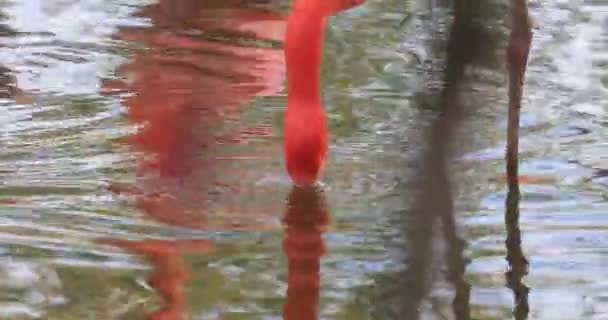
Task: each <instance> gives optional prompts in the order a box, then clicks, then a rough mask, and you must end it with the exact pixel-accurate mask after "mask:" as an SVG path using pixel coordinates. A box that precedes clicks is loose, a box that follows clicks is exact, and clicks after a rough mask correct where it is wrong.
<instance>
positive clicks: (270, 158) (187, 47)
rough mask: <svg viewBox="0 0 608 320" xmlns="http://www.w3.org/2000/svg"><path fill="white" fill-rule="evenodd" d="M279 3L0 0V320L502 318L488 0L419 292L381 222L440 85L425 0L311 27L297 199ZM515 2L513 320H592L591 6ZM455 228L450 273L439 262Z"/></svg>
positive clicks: (405, 214)
mask: <svg viewBox="0 0 608 320" xmlns="http://www.w3.org/2000/svg"><path fill="white" fill-rule="evenodd" d="M288 7H289V4H288V3H287V2H276V1H250V2H247V1H197V0H178V1H164V0H161V1H160V2H158V1H138V0H113V1H98V0H62V1H59V0H55V1H43V0H28V1H5V2H2V3H0V48H1V49H0V61H1V64H0V108H2V110H3V112H2V113H0V206H1V207H0V208H1V212H2V215H0V239H1V242H2V244H1V245H0V255H1V257H2V263H1V264H0V287H1V288H2V291H1V293H0V317H2V318H7V319H34V318H40V319H83V318H85V319H141V318H144V317H145V316H146V315H148V316H150V315H153V314H155V316H156V318H157V319H181V318H180V314H182V315H181V316H183V317H185V318H191V319H279V318H281V317H282V316H283V309H284V308H285V313H284V316H285V318H286V319H315V317H316V316H315V315H314V312H315V309H316V305H317V300H318V304H319V318H322V319H374V318H375V319H392V318H395V319H397V318H399V317H398V316H393V317H392V318H391V316H390V315H391V314H393V315H394V312H393V311H392V310H396V309H398V308H399V306H401V305H402V304H403V301H406V302H407V303H406V304H407V305H408V307H410V308H416V309H418V310H420V311H421V318H424V319H443V318H441V316H440V314H442V315H443V317H444V318H448V319H452V318H455V319H461V318H462V316H454V315H453V310H465V311H466V312H467V313H468V314H469V315H470V316H469V317H470V318H471V319H510V318H511V317H512V315H511V314H512V308H513V305H514V301H513V299H514V297H513V290H512V289H510V288H509V287H507V285H506V284H507V280H508V279H509V277H510V275H509V274H507V275H505V271H506V268H507V263H506V261H505V256H507V254H508V252H507V248H506V247H505V237H506V235H507V230H505V220H504V211H505V208H504V199H505V194H506V185H505V183H504V181H505V179H504V161H503V154H504V145H505V131H506V99H505V97H506V89H505V72H504V67H503V65H502V59H503V51H502V48H504V44H505V43H506V40H507V37H506V35H507V32H508V29H507V28H506V23H505V22H504V21H502V20H501V19H504V17H505V16H506V15H507V12H508V10H507V9H508V7H507V6H506V3H503V2H500V1H488V2H487V3H485V4H484V5H479V6H478V7H477V8H476V10H478V14H479V16H481V17H484V19H482V21H485V22H484V23H485V24H483V23H482V24H481V25H482V26H484V27H480V30H481V31H482V32H481V33H478V34H475V36H478V37H483V39H484V46H483V48H481V49H480V50H479V52H480V53H479V56H475V57H472V59H471V60H473V61H474V62H473V66H472V67H469V68H468V69H467V70H466V74H467V78H469V81H470V84H471V85H470V87H471V89H470V90H469V92H468V93H467V94H466V98H465V101H466V104H467V105H468V106H470V107H471V108H469V109H470V113H471V116H470V117H468V120H467V122H466V123H467V125H466V129H465V128H463V129H461V131H462V133H463V135H466V137H467V141H470V143H469V144H466V145H465V144H463V148H459V150H458V153H459V156H458V158H457V159H456V160H455V161H454V162H453V170H452V174H453V179H454V182H455V184H456V186H457V187H458V188H457V190H458V194H457V197H456V204H457V209H458V210H457V211H458V214H459V216H458V218H459V219H458V220H457V222H458V223H457V226H455V230H447V229H449V228H446V227H445V226H444V228H443V229H438V230H437V232H436V237H434V240H435V241H434V242H433V249H434V250H433V253H436V254H435V255H434V258H433V260H432V263H431V264H430V267H429V268H428V270H426V271H424V272H425V277H428V278H429V279H431V285H430V287H429V290H428V292H426V293H425V294H424V295H423V297H422V298H420V300H419V302H418V300H416V299H414V298H413V297H412V295H413V294H414V293H412V292H417V288H414V287H412V286H410V287H408V286H407V285H406V286H398V285H395V284H396V283H399V278H400V277H402V276H404V274H405V275H406V276H407V274H408V272H409V271H411V270H413V269H414V267H413V266H412V265H413V264H415V262H412V261H410V260H407V259H405V260H406V261H410V262H409V263H410V264H412V265H410V264H408V263H406V264H405V265H404V264H403V263H402V261H403V259H402V258H403V256H409V255H412V256H413V254H411V253H410V252H407V251H405V252H404V250H403V249H402V244H403V243H404V242H407V241H408V239H407V237H405V236H404V235H403V234H402V232H401V226H403V225H407V224H408V223H410V222H408V221H409V216H410V215H411V212H410V211H409V205H410V204H411V201H412V200H411V197H410V194H413V191H414V189H408V188H406V189H403V188H402V185H404V183H403V181H402V180H405V179H404V177H408V176H411V175H412V174H414V173H415V170H416V165H413V164H412V163H414V162H413V161H414V159H416V155H417V154H418V152H419V151H420V149H421V145H422V142H421V140H420V139H421V136H422V134H421V132H423V131H424V130H425V128H427V124H428V123H429V121H430V120H431V119H432V117H433V107H432V106H433V101H435V98H436V93H435V91H436V90H435V88H436V87H437V86H438V81H439V80H441V79H440V78H439V77H438V76H437V75H436V74H437V73H438V72H430V71H432V70H440V68H441V67H442V63H443V62H442V61H443V60H442V59H443V58H444V56H443V55H444V50H443V49H444V47H445V41H444V40H442V39H444V38H445V35H446V30H447V29H448V28H449V19H447V17H448V11H447V10H446V9H442V7H441V5H440V4H435V5H433V6H431V5H430V4H428V3H427V2H426V1H419V2H403V1H396V0H395V1H393V0H385V1H376V0H368V3H366V4H365V5H364V6H361V7H358V8H356V9H353V10H350V11H348V12H345V13H341V14H340V15H339V16H337V17H332V18H331V19H330V22H329V26H328V30H327V34H326V43H325V57H324V64H323V71H322V77H323V80H322V82H323V90H324V99H325V105H326V108H327V110H328V112H329V117H330V125H331V130H330V131H331V134H332V145H331V150H330V156H331V158H330V160H329V161H330V162H329V164H328V166H327V169H326V171H327V173H326V176H325V178H324V183H325V190H324V192H312V191H302V190H297V189H295V190H291V186H290V182H289V180H288V178H287V176H286V175H285V173H284V170H283V167H282V157H281V136H280V133H281V126H282V112H283V109H284V104H285V101H286V99H285V91H284V84H283V82H284V62H283V52H282V51H281V48H282V37H283V33H284V29H285V21H284V17H285V15H286V14H287V12H288ZM406 14H407V15H409V16H410V18H409V19H407V20H406V22H405V23H403V24H402V23H401V22H402V21H403V19H404V17H405V16H406ZM532 15H533V17H534V21H535V28H534V39H533V46H532V52H531V58H530V59H531V60H530V64H529V66H528V71H527V72H528V73H527V83H526V89H525V97H524V108H523V114H522V141H521V157H522V160H521V168H520V171H521V175H522V178H521V179H522V180H521V181H522V202H521V218H520V227H521V229H522V239H523V241H522V245H521V249H522V251H523V254H524V255H525V257H526V258H527V260H528V261H529V263H530V265H529V271H528V275H527V276H526V277H525V278H524V284H525V285H526V286H527V287H528V288H529V290H530V291H529V295H528V296H527V297H524V298H526V299H527V300H528V302H529V313H528V314H527V318H528V319H552V320H553V319H567V320H570V319H605V318H606V317H608V305H607V304H606V297H607V296H608V272H606V270H608V269H606V268H605V267H604V265H605V264H606V261H608V260H606V258H607V257H608V256H606V253H607V252H608V251H607V249H608V248H607V246H606V245H605V243H606V240H607V238H608V202H607V195H608V193H607V191H608V178H607V177H608V174H607V172H608V162H607V161H608V160H607V159H608V146H607V144H606V141H608V140H607V139H606V137H607V136H608V126H607V124H608V116H607V114H606V109H607V107H606V105H607V104H606V103H607V102H608V91H607V88H606V86H607V85H608V73H607V72H606V66H607V65H608V63H607V62H608V60H607V59H608V56H607V54H608V45H607V42H606V39H607V35H606V34H605V29H606V28H605V26H606V25H607V24H608V6H601V5H597V4H595V5H594V4H584V2H583V1H552V2H551V1H542V2H534V4H533V7H532ZM302 212H306V214H299V213H302ZM302 217H307V218H305V219H304V218H302ZM283 220H285V221H286V222H287V225H288V227H287V228H286V230H285V231H284V230H283V227H282V225H281V224H282V221H283ZM443 223H444V225H446V223H445V221H443ZM447 225H448V226H449V224H447ZM441 231H443V232H441ZM450 233H451V234H452V235H451V236H448V235H449V234H450ZM459 233H462V237H463V239H464V240H465V241H466V246H465V249H464V252H463V254H464V256H465V257H466V259H468V262H467V265H466V271H465V273H464V275H462V274H460V273H461V272H459V271H458V266H457V265H455V264H454V263H453V260H450V258H449V257H453V256H459V254H460V253H459V252H453V251H454V250H456V251H458V250H457V246H453V241H452V240H451V239H453V238H450V237H453V236H454V234H459ZM446 237H447V238H446ZM445 239H447V240H448V241H444V240H445ZM455 248H456V249H455ZM444 252H447V253H448V255H447V256H444V255H443V253H444ZM450 252H452V253H450ZM445 257H448V258H445ZM319 261H320V262H319ZM454 274H456V276H454ZM319 275H320V276H319ZM455 277H456V278H462V279H464V281H458V280H454V279H455ZM469 285H470V290H469V289H468V288H469V287H468V286H469ZM288 287H289V290H288ZM286 296H287V300H288V301H287V302H286V299H285V297H286ZM454 297H456V298H457V299H456V303H455V304H454V305H455V306H456V307H453V306H452V300H453V299H454ZM522 299H523V298H522ZM519 305H520V306H521V305H522V302H521V301H520V303H519ZM161 309H162V310H161ZM452 309H453V310H452ZM159 310H160V311H159ZM155 312H156V313H155ZM456 314H459V313H458V312H456ZM460 315H462V313H460ZM516 315H517V317H518V319H523V318H522V315H523V316H525V312H524V313H522V311H521V310H519V311H516ZM399 319H400V318H399Z"/></svg>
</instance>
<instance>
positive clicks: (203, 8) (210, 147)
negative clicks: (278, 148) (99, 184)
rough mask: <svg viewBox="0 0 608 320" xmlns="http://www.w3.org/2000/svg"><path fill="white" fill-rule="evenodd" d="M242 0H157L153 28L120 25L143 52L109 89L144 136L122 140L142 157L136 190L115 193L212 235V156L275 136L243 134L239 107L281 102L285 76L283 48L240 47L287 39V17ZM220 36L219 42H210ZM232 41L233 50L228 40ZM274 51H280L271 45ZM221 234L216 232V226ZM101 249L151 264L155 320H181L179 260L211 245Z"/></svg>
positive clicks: (151, 8)
mask: <svg viewBox="0 0 608 320" xmlns="http://www.w3.org/2000/svg"><path fill="white" fill-rule="evenodd" d="M265 2H266V1H255V4H256V6H255V7H247V6H246V5H243V1H219V0H214V1H199V0H170V1H169V0H167V1H165V0H161V1H159V2H157V3H154V4H151V5H148V6H145V7H142V8H141V10H139V11H138V12H137V13H136V15H137V16H140V17H144V18H147V19H149V21H151V22H152V26H146V27H124V28H121V29H120V30H119V32H118V35H117V37H118V38H119V39H120V40H123V41H127V42H130V43H136V44H138V45H141V46H144V47H146V49H145V50H134V51H133V52H131V56H130V59H129V61H128V62H126V63H125V64H124V65H122V66H120V67H119V69H118V72H117V73H118V74H119V75H120V76H121V77H122V78H124V79H125V80H120V81H117V80H112V81H106V82H105V83H104V93H106V94H120V95H122V94H124V93H133V94H130V95H126V94H125V95H123V96H122V97H123V105H124V106H125V107H126V109H127V117H128V120H129V121H130V122H132V123H133V124H136V125H138V127H139V128H138V131H137V132H136V133H134V134H132V135H130V136H129V137H128V138H127V139H126V142H127V143H128V144H129V145H130V146H131V147H132V148H133V149H134V150H135V151H137V153H136V155H137V156H138V158H137V169H136V170H137V171H136V173H137V178H138V179H137V184H136V185H131V184H127V185H121V184H112V185H111V186H110V188H109V189H110V191H111V192H113V193H117V194H119V193H120V194H127V195H129V196H133V197H134V198H135V199H137V200H136V201H135V203H136V207H137V208H138V209H140V210H141V211H142V212H144V213H145V214H146V216H147V217H148V218H151V219H153V220H155V221H157V222H160V223H163V224H168V225H174V226H179V227H187V228H198V229H202V228H209V227H210V226H209V224H208V223H207V222H206V221H205V220H204V218H205V213H206V212H205V210H206V206H205V203H206V200H207V199H206V197H207V196H206V195H207V194H208V193H209V192H208V191H209V189H210V188H211V187H224V188H231V186H225V185H221V184H219V183H218V182H215V181H214V177H213V175H212V174H213V172H214V166H215V164H216V162H215V160H216V159H215V157H214V154H215V152H216V151H217V149H218V148H220V147H221V145H222V144H225V143H241V142H242V141H243V140H245V139H246V138H247V136H251V135H268V134H271V130H270V129H271V128H270V127H254V128H240V129H239V130H236V132H229V133H228V134H222V135H219V134H217V133H216V132H217V130H216V129H217V128H218V127H224V126H225V125H226V123H230V121H232V122H233V123H237V120H238V118H239V113H238V112H239V108H240V107H241V105H242V104H244V103H246V102H248V101H250V100H251V99H252V98H254V97H256V96H269V95H276V94H278V93H279V92H280V91H281V89H282V88H281V84H282V82H283V77H284V62H283V51H282V50H281V49H275V48H266V47H254V46H244V45H242V44H239V45H235V44H234V43H235V42H238V41H242V40H255V41H282V39H283V34H284V32H285V22H284V18H283V16H282V15H281V14H279V13H278V12H276V11H272V10H268V8H260V7H259V6H260V5H262V4H263V3H265ZM218 33H219V34H222V35H223V37H222V39H219V40H218V39H216V38H213V37H212V36H209V35H213V34H218ZM226 39H230V42H228V41H226ZM275 47H276V46H275ZM214 227H217V226H214ZM102 242H104V243H106V244H110V245H114V246H117V247H120V248H123V249H125V250H128V251H131V252H133V253H135V254H138V255H140V256H142V257H144V258H146V259H147V260H148V261H149V262H150V263H151V264H152V265H153V267H154V271H153V273H152V274H151V276H150V281H149V284H150V286H151V287H153V288H154V289H155V290H156V291H157V292H158V294H159V295H160V296H161V297H162V298H163V300H164V301H165V306H164V307H163V308H161V309H160V310H159V311H157V312H154V313H152V314H150V315H148V319H154V320H165V319H170V320H179V319H185V318H186V313H187V311H186V310H187V305H186V302H185V297H184V294H183V288H184V286H185V285H186V283H187V281H188V278H189V274H188V267H187V265H186V264H185V263H184V262H183V260H182V258H181V256H182V255H183V254H186V253H202V252H205V251H207V250H208V249H209V248H210V246H211V243H210V242H209V241H207V240H206V239H198V240H197V239H193V240H179V241H176V240H170V239H169V240H158V239H147V240H143V241H131V240H116V239H111V240H109V239H104V240H102Z"/></svg>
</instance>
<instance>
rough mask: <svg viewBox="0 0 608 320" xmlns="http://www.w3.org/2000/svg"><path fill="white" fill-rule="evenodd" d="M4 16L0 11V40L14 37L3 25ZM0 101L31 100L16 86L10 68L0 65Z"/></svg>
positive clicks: (12, 31) (18, 101) (19, 101)
mask: <svg viewBox="0 0 608 320" xmlns="http://www.w3.org/2000/svg"><path fill="white" fill-rule="evenodd" d="M5 19H6V15H5V14H4V13H3V12H2V11H0V39H1V38H3V37H12V36H15V34H16V32H15V30H13V29H12V28H11V27H10V26H9V25H7V24H5V23H3V21H4V20H5ZM0 99H11V100H15V102H16V103H18V104H26V103H31V99H30V98H29V97H27V96H26V95H24V94H23V92H22V91H21V89H19V86H18V84H17V78H16V77H15V75H14V74H13V72H12V70H11V69H10V68H7V67H6V66H3V65H2V64H0Z"/></svg>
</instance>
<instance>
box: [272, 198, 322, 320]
mask: <svg viewBox="0 0 608 320" xmlns="http://www.w3.org/2000/svg"><path fill="white" fill-rule="evenodd" d="M283 221H284V223H285V240H284V242H283V251H284V252H285V255H286V256H287V259H288V260H287V261H288V262H287V263H288V273H287V301H286V302H285V305H284V306H283V318H284V319H285V320H317V319H318V318H319V316H318V309H319V307H318V304H319V289H320V277H321V275H320V264H321V261H320V260H321V256H322V255H323V254H324V253H325V243H324V241H323V238H322V233H323V231H324V229H325V226H326V225H327V224H328V221H329V213H328V210H327V207H326V203H325V196H324V193H323V191H322V190H320V188H317V187H293V189H292V190H291V193H290V195H289V198H288V201H287V212H286V213H285V216H284V218H283Z"/></svg>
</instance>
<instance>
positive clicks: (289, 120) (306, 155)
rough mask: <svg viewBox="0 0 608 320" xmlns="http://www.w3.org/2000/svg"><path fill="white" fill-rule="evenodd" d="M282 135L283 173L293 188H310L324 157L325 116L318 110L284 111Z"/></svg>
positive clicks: (325, 139) (319, 170)
mask: <svg viewBox="0 0 608 320" xmlns="http://www.w3.org/2000/svg"><path fill="white" fill-rule="evenodd" d="M283 131H284V132H283V133H284V140H283V141H284V152H285V165H286V167H287V173H288V174H289V176H290V177H291V179H292V181H293V182H294V183H295V184H296V185H299V186H306V185H313V184H314V183H315V182H316V181H317V178H318V176H319V174H320V172H321V171H322V169H323V166H324V164H325V157H326V154H327V120H326V116H325V112H324V111H323V109H322V108H321V107H314V108H290V107H288V108H287V111H286V112H285V125H284V129H283Z"/></svg>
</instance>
